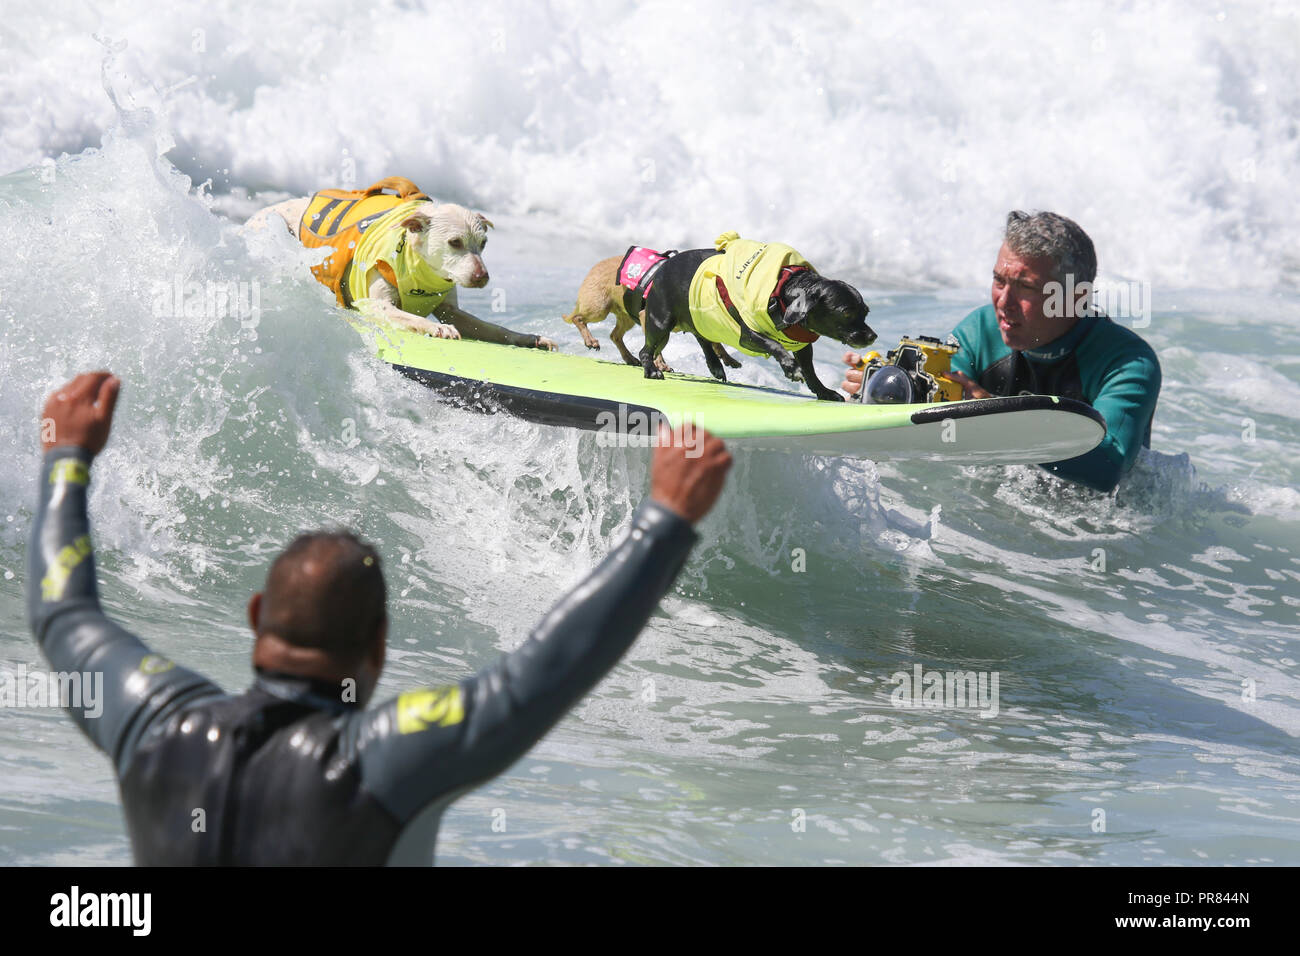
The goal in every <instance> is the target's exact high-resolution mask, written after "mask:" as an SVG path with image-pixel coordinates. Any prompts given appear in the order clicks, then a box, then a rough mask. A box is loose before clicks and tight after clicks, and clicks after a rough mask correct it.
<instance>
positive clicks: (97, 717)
mask: <svg viewBox="0 0 1300 956" xmlns="http://www.w3.org/2000/svg"><path fill="white" fill-rule="evenodd" d="M90 462H91V456H90V453H89V452H87V451H85V450H83V449H80V448H68V447H62V448H54V449H51V450H50V451H49V452H48V453H47V454H46V456H45V460H44V462H43V463H42V466H41V482H40V498H39V501H38V503H37V508H36V521H35V523H34V525H33V527H32V535H31V541H30V543H29V546H28V555H27V614H28V621H29V623H30V625H31V629H32V634H33V635H35V637H36V643H37V644H38V645H39V646H40V649H41V651H42V653H44V655H45V659H46V660H47V661H49V663H50V668H51V670H52V671H53V672H54V673H56V674H59V675H68V676H69V679H70V680H69V686H70V687H71V686H74V685H72V683H71V676H72V675H77V682H76V684H75V686H76V687H77V688H78V691H79V692H78V694H77V695H76V696H75V698H74V695H73V694H72V693H71V692H69V700H68V703H69V705H70V706H68V707H67V710H68V713H69V714H71V716H72V718H73V720H74V721H76V723H77V725H78V726H79V727H80V728H81V729H82V730H83V731H84V732H85V733H86V736H88V737H89V738H90V739H91V742H93V743H94V744H95V746H97V747H99V748H100V749H101V750H103V751H104V752H105V753H107V754H108V755H109V757H110V758H112V760H113V763H114V767H115V768H116V769H117V771H118V773H119V774H121V773H123V772H124V771H125V768H126V766H127V764H128V763H129V761H130V758H131V755H132V753H133V751H134V745H135V742H136V741H137V740H139V737H140V734H142V733H143V732H144V730H145V729H146V728H147V727H148V726H149V724H150V723H151V722H152V721H153V720H154V719H156V718H157V717H159V716H160V715H162V714H164V713H170V711H171V710H172V708H173V707H174V706H178V705H179V704H180V703H181V702H183V701H185V700H189V699H191V698H192V697H193V696H195V695H196V694H199V693H220V689H219V688H217V687H216V686H215V685H214V684H211V683H210V682H209V681H207V680H205V679H204V678H203V677H200V676H199V675H197V674H194V673H193V672H191V671H187V670H184V669H183V668H179V667H176V666H175V665H173V664H172V663H171V662H170V661H167V660H165V659H163V658H160V657H157V656H156V655H152V654H150V653H149V648H148V647H146V646H145V645H144V644H143V643H142V642H141V641H140V639H139V638H138V637H136V636H135V635H134V634H131V633H130V632H128V631H126V630H125V629H123V628H122V627H120V626H118V625H117V624H115V623H114V622H113V621H110V620H109V619H108V618H107V617H106V616H105V615H104V612H103V611H102V610H101V609H100V606H99V594H98V590H97V585H96V579H95V555H94V551H93V549H92V547H91V543H90V519H89V517H88V515H87V513H86V493H87V490H88V486H89V483H90Z"/></svg>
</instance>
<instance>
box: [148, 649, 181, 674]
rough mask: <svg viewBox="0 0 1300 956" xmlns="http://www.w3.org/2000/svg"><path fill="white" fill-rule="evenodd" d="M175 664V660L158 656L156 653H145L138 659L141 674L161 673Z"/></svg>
mask: <svg viewBox="0 0 1300 956" xmlns="http://www.w3.org/2000/svg"><path fill="white" fill-rule="evenodd" d="M175 666H176V662H175V661H169V660H168V659H167V658H165V657H159V656H158V655H157V654H146V655H145V656H144V657H143V658H141V659H140V673H141V674H162V673H164V672H166V671H169V670H171V669H172V668H173V667H175Z"/></svg>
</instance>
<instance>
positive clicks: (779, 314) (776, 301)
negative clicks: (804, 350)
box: [767, 266, 821, 343]
mask: <svg viewBox="0 0 1300 956" xmlns="http://www.w3.org/2000/svg"><path fill="white" fill-rule="evenodd" d="M807 271H808V267H807V266H786V267H785V268H784V269H782V270H781V277H780V278H779V279H777V280H776V288H775V289H773V290H772V297H771V298H770V299H768V300H767V314H768V315H770V316H771V317H772V321H773V322H774V323H775V324H776V327H777V328H778V329H780V330H781V334H782V335H785V336H787V337H788V338H791V339H793V340H794V341H796V342H809V343H812V342H816V341H817V340H818V339H819V338H821V336H820V335H818V334H817V333H816V332H810V331H809V330H808V329H805V328H804V327H803V326H802V325H800V324H799V323H798V322H793V323H791V324H789V325H786V324H785V304H784V303H783V302H782V301H781V290H782V289H784V288H785V284H786V283H787V282H789V281H790V280H791V279H792V278H794V276H796V275H798V274H799V273H800V272H807Z"/></svg>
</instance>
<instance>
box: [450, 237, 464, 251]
mask: <svg viewBox="0 0 1300 956" xmlns="http://www.w3.org/2000/svg"><path fill="white" fill-rule="evenodd" d="M447 245H449V246H451V247H452V248H453V249H464V248H465V243H464V242H463V241H462V240H460V239H452V240H451V241H450V242H448V243H447Z"/></svg>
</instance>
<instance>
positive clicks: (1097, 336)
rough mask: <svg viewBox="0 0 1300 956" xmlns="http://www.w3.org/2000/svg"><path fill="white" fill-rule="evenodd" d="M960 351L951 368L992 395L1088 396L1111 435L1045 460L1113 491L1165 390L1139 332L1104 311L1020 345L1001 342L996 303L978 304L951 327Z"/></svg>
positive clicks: (1073, 477) (1146, 442) (1057, 470)
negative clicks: (1084, 449)
mask: <svg viewBox="0 0 1300 956" xmlns="http://www.w3.org/2000/svg"><path fill="white" fill-rule="evenodd" d="M952 334H953V337H954V338H955V339H956V340H957V342H958V343H959V344H960V345H961V351H960V352H958V353H957V354H956V355H954V356H953V359H952V367H953V368H954V369H955V370H957V371H958V372H963V373H965V374H966V375H968V376H970V377H971V378H972V379H974V380H975V381H977V382H979V383H980V385H981V386H983V387H984V388H986V389H987V390H988V391H990V392H992V393H993V394H994V395H1019V394H1021V393H1030V394H1037V395H1059V396H1062V397H1065V398H1073V399H1077V400H1078V401H1081V402H1086V403H1088V404H1089V405H1091V406H1092V407H1093V408H1095V409H1096V410H1097V411H1099V412H1100V413H1101V415H1102V417H1103V418H1104V419H1106V437H1105V439H1104V440H1103V441H1102V443H1101V444H1100V445H1098V446H1097V447H1096V448H1094V449H1093V450H1092V451H1090V452H1088V453H1087V454H1085V455H1080V456H1079V457H1077V458H1070V459H1067V460H1065V461H1054V462H1047V463H1045V464H1043V465H1042V467H1043V468H1046V469H1047V470H1048V471H1050V472H1052V473H1053V474H1055V475H1059V476H1060V477H1062V478H1065V479H1068V480H1069V481H1074V482H1078V483H1079V484H1082V485H1087V486H1088V487H1089V488H1094V489H1096V490H1097V491H1110V490H1111V489H1113V488H1114V487H1115V486H1116V485H1117V484H1119V480H1120V478H1122V477H1123V476H1124V475H1125V474H1126V473H1127V472H1128V470H1129V469H1130V468H1132V467H1133V462H1134V461H1135V460H1136V459H1137V454H1138V450H1139V449H1141V448H1142V447H1144V446H1147V447H1149V446H1150V444H1151V419H1152V416H1153V415H1154V414H1155V410H1156V399H1157V398H1158V397H1159V395H1160V362H1159V361H1158V360H1157V359H1156V353H1155V351H1154V350H1152V348H1151V346H1150V345H1148V344H1147V343H1146V342H1145V341H1144V340H1143V339H1142V337H1141V336H1139V335H1138V334H1137V333H1136V332H1133V331H1132V330H1130V329H1126V328H1124V327H1123V326H1121V325H1116V324H1115V323H1114V322H1113V321H1111V320H1110V319H1109V318H1107V317H1106V316H1084V317H1083V318H1081V319H1079V321H1078V323H1077V324H1076V325H1075V326H1074V328H1072V329H1071V330H1070V331H1069V332H1067V333H1065V335H1063V336H1061V337H1060V338H1059V339H1057V340H1056V341H1054V342H1049V343H1048V344H1047V345H1044V346H1042V347H1041V348H1038V349H1033V350H1025V351H1023V352H1015V351H1012V350H1011V349H1010V348H1008V347H1007V345H1006V343H1005V342H1003V341H1002V333H1001V332H999V331H998V318H997V313H996V311H995V309H994V308H993V305H992V304H991V303H990V304H989V305H986V306H984V307H983V308H981V309H976V310H975V311H974V312H972V313H971V314H970V315H968V316H966V318H964V319H962V321H961V323H960V324H959V325H958V326H957V328H955V329H954V330H953V333H952Z"/></svg>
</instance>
